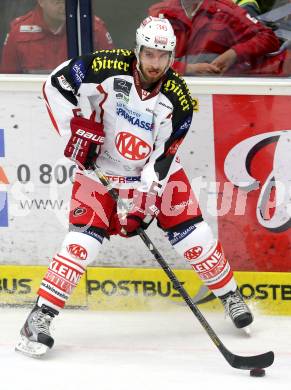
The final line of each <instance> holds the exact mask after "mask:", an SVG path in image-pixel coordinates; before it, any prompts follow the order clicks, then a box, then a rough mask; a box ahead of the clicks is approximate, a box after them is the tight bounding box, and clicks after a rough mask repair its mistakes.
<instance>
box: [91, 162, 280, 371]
mask: <svg viewBox="0 0 291 390" xmlns="http://www.w3.org/2000/svg"><path fill="white" fill-rule="evenodd" d="M94 171H95V173H96V175H97V176H98V178H99V180H100V181H101V183H102V184H103V185H104V186H105V187H106V188H107V190H108V192H109V194H110V195H111V196H112V198H113V199H114V200H115V201H116V202H117V201H118V202H119V203H120V204H121V206H123V207H124V208H125V209H126V207H127V206H126V204H125V203H124V202H123V201H122V199H121V198H119V195H118V192H117V191H116V190H115V188H114V187H112V185H111V183H110V182H109V180H108V179H107V177H106V176H105V175H104V174H103V172H102V171H101V170H100V168H99V167H98V166H96V165H95V166H94ZM137 233H138V235H139V236H140V238H141V239H142V240H143V242H144V243H145V245H146V246H147V248H148V249H149V250H150V252H151V253H152V254H153V256H154V257H155V259H156V260H157V262H158V263H159V264H160V266H161V267H162V269H163V270H164V272H165V273H166V275H167V276H168V278H169V279H170V281H171V282H172V283H173V286H174V287H175V289H176V290H177V291H178V292H179V293H180V295H181V296H182V298H183V299H184V301H185V302H186V303H187V305H188V307H189V308H190V309H191V311H192V312H193V313H194V315H195V317H196V318H197V319H198V321H199V322H200V324H201V325H202V327H203V328H204V329H205V331H206V332H207V334H208V335H209V337H210V338H211V340H212V341H213V343H214V344H215V345H216V347H217V348H218V349H219V351H220V352H221V353H222V355H223V356H224V358H225V359H226V360H227V361H228V363H229V364H230V365H231V366H232V367H234V368H239V369H245V370H251V369H252V368H265V367H268V366H270V365H271V364H272V363H273V361H274V354H273V352H266V353H264V354H261V355H255V356H239V355H235V354H233V353H232V352H230V351H229V350H228V349H227V348H226V347H225V346H224V344H223V343H222V341H221V340H220V338H219V337H218V336H217V334H216V333H215V332H214V330H213V329H212V327H211V326H210V324H209V323H208V321H207V320H206V318H205V317H204V315H203V314H202V313H201V311H200V310H199V309H198V307H197V306H196V305H195V303H194V302H193V300H192V299H191V297H190V296H189V294H188V293H187V291H186V290H185V288H184V287H183V285H182V284H181V283H180V282H179V280H178V279H177V277H176V275H175V274H174V272H173V271H172V270H171V268H170V267H169V265H168V263H167V262H166V260H165V259H164V258H163V256H162V255H161V254H160V252H159V251H158V249H157V248H156V247H155V245H154V244H153V242H152V241H151V239H150V238H149V237H148V235H147V234H146V233H145V231H144V230H143V229H142V228H138V229H137Z"/></svg>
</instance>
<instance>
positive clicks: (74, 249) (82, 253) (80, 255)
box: [67, 244, 88, 260]
mask: <svg viewBox="0 0 291 390" xmlns="http://www.w3.org/2000/svg"><path fill="white" fill-rule="evenodd" d="M67 251H68V252H69V253H70V254H71V255H72V256H73V257H74V258H75V259H78V260H86V259H87V256H88V253H87V251H86V249H85V248H83V247H82V246H81V245H79V244H70V245H68V246H67Z"/></svg>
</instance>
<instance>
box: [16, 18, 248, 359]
mask: <svg viewBox="0 0 291 390" xmlns="http://www.w3.org/2000/svg"><path fill="white" fill-rule="evenodd" d="M175 44H176V38H175V35H174V32H173V29H172V27H171V25H170V23H169V21H168V20H167V19H160V18H153V17H148V18H146V19H145V20H144V21H143V22H142V23H141V25H140V27H139V28H138V29H137V32H136V48H135V50H134V51H131V50H123V49H116V50H112V51H110V50H103V51H99V52H95V53H94V54H92V55H86V56H81V57H78V58H75V59H72V60H70V61H67V62H65V63H64V64H62V65H60V66H59V67H58V68H57V69H56V70H55V71H54V72H53V73H52V75H51V76H50V77H49V79H48V80H47V82H46V85H45V87H44V96H45V99H46V102H47V107H48V110H49V114H50V117H51V119H52V122H53V124H54V126H55V127H56V129H57V130H58V132H59V133H60V134H61V135H64V136H66V137H68V143H67V146H66V148H65V156H67V157H68V158H70V159H71V160H73V161H74V162H75V163H76V164H77V165H78V166H79V168H80V169H79V171H78V172H77V174H76V177H75V182H74V185H73V190H72V203H71V211H70V217H69V220H70V229H69V233H68V234H67V236H66V237H65V239H64V242H63V244H62V246H61V249H60V251H59V252H58V253H57V254H56V255H55V256H54V257H53V259H52V261H51V264H50V265H49V268H48V271H47V273H46V274H45V276H44V279H43V281H42V282H41V286H40V289H39V291H38V299H37V303H36V305H35V307H34V308H33V310H32V312H31V313H30V314H29V316H28V318H27V320H26V322H25V324H24V326H23V328H22V329H21V339H20V342H19V343H18V345H17V347H16V349H17V350H18V351H21V352H23V353H25V354H28V355H32V356H39V355H42V354H44V353H45V352H46V351H47V349H48V348H51V347H52V346H53V343H54V340H53V338H52V336H51V334H50V324H51V321H52V319H53V318H54V317H55V316H56V315H57V314H58V313H59V311H60V309H61V308H63V307H64V305H65V303H66V301H67V300H68V298H69V296H70V294H71V292H72V290H73V288H74V287H75V286H76V285H77V283H78V281H79V279H80V278H81V276H82V274H83V273H84V272H85V269H86V266H87V265H88V264H89V263H90V262H92V261H93V260H94V259H96V257H97V255H98V252H99V251H100V248H101V245H102V242H103V240H104V238H108V237H109V236H110V235H112V234H119V235H121V236H123V237H131V236H133V235H134V234H135V232H136V229H137V228H138V227H142V228H144V229H146V228H147V226H148V225H149V223H150V222H151V221H152V220H153V218H156V219H157V222H158V226H159V227H160V228H161V229H163V230H164V231H166V232H167V234H168V239H169V241H170V243H171V244H172V246H173V248H174V249H176V251H177V252H178V254H179V255H181V256H183V257H184V258H185V259H186V260H187V261H189V263H190V264H191V265H192V267H193V268H194V270H195V271H196V272H197V273H198V275H199V276H200V277H201V279H202V280H203V281H204V283H205V284H206V285H207V286H208V288H209V289H210V290H211V291H212V292H213V293H214V294H215V295H216V296H217V297H219V298H220V300H221V302H222V303H223V305H224V307H225V309H226V311H227V313H228V314H229V316H230V317H231V319H232V321H233V322H234V324H235V326H236V327H238V328H242V327H245V326H247V325H249V324H250V323H251V322H252V321H253V317H252V314H251V312H250V310H249V308H248V307H247V305H246V304H245V302H244V301H243V299H242V296H241V295H240V293H239V290H238V288H237V284H236V282H235V280H234V277H233V273H232V270H231V267H230V265H229V263H228V261H227V259H226V258H225V256H224V254H223V250H222V246H221V244H220V243H219V242H218V241H217V240H216V239H215V238H214V237H213V234H212V232H211V229H210V227H209V226H208V224H207V223H206V222H205V221H204V220H203V217H202V214H201V211H200V208H199V206H198V204H197V201H196V199H195V196H194V194H193V192H192V189H191V186H190V183H189V180H188V179H187V177H186V174H185V172H184V170H183V168H182V166H181V164H180V162H179V157H178V154H177V150H178V147H179V145H180V144H181V142H182V141H183V139H184V137H185V135H186V133H187V131H188V129H189V127H190V125H191V122H192V114H193V105H192V99H191V96H190V93H189V90H188V88H187V86H186V83H185V81H184V80H183V79H182V78H180V77H179V76H178V75H177V74H176V73H175V72H174V71H173V70H171V68H170V67H171V64H172V62H173V59H174V51H175ZM84 96H86V97H87V98H88V100H89V102H90V106H91V109H92V115H91V118H90V119H86V118H85V117H82V116H81V112H80V111H81V110H80V99H81V98H82V97H84ZM93 163H96V164H97V165H98V167H99V168H100V169H101V170H102V171H103V172H104V173H105V174H106V175H107V178H108V179H109V180H110V181H111V182H112V184H113V186H114V187H116V188H117V189H118V191H119V196H120V197H122V198H124V199H125V200H126V201H127V202H128V203H129V201H130V202H131V204H132V205H131V209H130V210H129V211H127V214H126V215H124V212H123V213H122V214H120V213H119V210H118V205H117V204H116V203H115V202H114V201H113V199H112V198H111V197H110V195H109V194H108V192H107V190H106V188H105V187H104V186H103V185H102V184H101V183H100V181H99V180H98V178H97V177H96V175H95V174H94V170H93V169H91V168H92V165H93Z"/></svg>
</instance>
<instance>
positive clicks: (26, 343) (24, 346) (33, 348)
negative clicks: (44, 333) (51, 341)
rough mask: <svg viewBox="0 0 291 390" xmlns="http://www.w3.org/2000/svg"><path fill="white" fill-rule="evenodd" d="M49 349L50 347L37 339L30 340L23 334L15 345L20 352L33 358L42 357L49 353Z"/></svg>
mask: <svg viewBox="0 0 291 390" xmlns="http://www.w3.org/2000/svg"><path fill="white" fill-rule="evenodd" d="M48 349H49V348H48V347H47V346H46V345H44V344H41V343H37V342H35V341H30V340H28V339H27V338H26V337H23V336H21V339H20V341H19V342H18V344H17V345H16V347H15V351H16V352H20V353H22V354H24V355H26V356H29V357H32V358H40V357H42V356H44V355H45V354H46V353H47V351H48Z"/></svg>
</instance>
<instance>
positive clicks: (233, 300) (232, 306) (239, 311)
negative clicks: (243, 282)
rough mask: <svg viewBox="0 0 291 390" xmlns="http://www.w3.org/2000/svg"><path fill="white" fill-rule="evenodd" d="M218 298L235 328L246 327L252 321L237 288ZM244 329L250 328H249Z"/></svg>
mask: <svg viewBox="0 0 291 390" xmlns="http://www.w3.org/2000/svg"><path fill="white" fill-rule="evenodd" d="M219 298H220V299H221V302H222V304H223V306H224V309H225V313H226V315H228V316H229V317H230V318H231V320H232V322H233V323H234V325H235V326H236V327H237V328H239V329H241V328H246V327H248V326H249V325H250V324H251V323H252V322H253V319H254V318H253V315H252V313H251V311H250V309H249V307H248V305H247V304H246V303H245V302H244V300H243V297H242V296H241V293H240V292H239V290H238V289H237V290H236V291H234V292H233V291H231V292H229V293H228V294H225V295H223V296H221V297H219ZM246 329H247V330H248V331H249V330H250V329H249V328H246Z"/></svg>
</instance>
